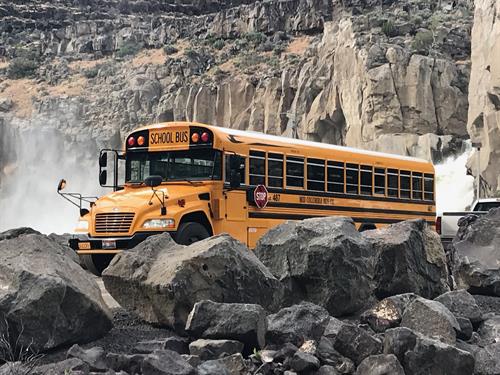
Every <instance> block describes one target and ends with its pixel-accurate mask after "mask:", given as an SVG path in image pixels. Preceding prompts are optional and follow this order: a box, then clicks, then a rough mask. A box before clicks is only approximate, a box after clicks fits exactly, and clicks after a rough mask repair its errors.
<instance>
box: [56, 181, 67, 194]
mask: <svg viewBox="0 0 500 375" xmlns="http://www.w3.org/2000/svg"><path fill="white" fill-rule="evenodd" d="M65 187H66V180H65V179H64V178H63V179H61V181H59V184H58V185H57V191H58V192H59V191H61V190H63V189H64V188H65Z"/></svg>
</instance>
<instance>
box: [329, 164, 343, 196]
mask: <svg viewBox="0 0 500 375" xmlns="http://www.w3.org/2000/svg"><path fill="white" fill-rule="evenodd" d="M328 191H333V192H335V193H343V192H344V163H342V162H339V161H329V162H328Z"/></svg>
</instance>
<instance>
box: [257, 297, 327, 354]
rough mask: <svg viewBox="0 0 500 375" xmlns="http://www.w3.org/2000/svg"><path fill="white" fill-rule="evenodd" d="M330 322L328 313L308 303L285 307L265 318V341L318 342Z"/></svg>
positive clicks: (295, 343) (277, 342) (298, 344)
mask: <svg viewBox="0 0 500 375" xmlns="http://www.w3.org/2000/svg"><path fill="white" fill-rule="evenodd" d="M329 320H330V316H329V315H328V311H326V310H325V309H324V308H322V307H320V306H317V305H314V304H313V303H310V302H302V303H301V304H298V305H293V306H290V307H285V308H284V309H281V310H280V311H278V312H277V313H276V314H272V315H269V316H268V317H267V334H266V340H267V342H269V343H272V344H284V343H287V342H288V343H292V344H294V345H297V346H300V345H302V344H303V342H304V341H305V340H316V341H317V340H319V339H320V338H321V336H322V335H323V332H324V331H325V328H326V326H327V324H328V322H329Z"/></svg>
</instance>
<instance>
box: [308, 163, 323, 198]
mask: <svg viewBox="0 0 500 375" xmlns="http://www.w3.org/2000/svg"><path fill="white" fill-rule="evenodd" d="M307 190H316V191H325V161H324V160H320V159H307Z"/></svg>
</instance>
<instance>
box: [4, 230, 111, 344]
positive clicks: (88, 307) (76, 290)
mask: <svg viewBox="0 0 500 375" xmlns="http://www.w3.org/2000/svg"><path fill="white" fill-rule="evenodd" d="M30 232H31V231H30ZM9 237H10V236H9ZM66 252H67V249H65V248H64V247H62V246H60V245H59V244H57V243H56V242H54V241H52V240H50V239H49V238H48V237H46V236H43V235H39V234H35V233H32V234H22V235H18V236H16V237H10V239H4V240H2V241H0V283H1V284H2V286H3V288H2V291H1V292H0V317H1V318H0V330H3V331H4V332H7V334H6V336H7V339H9V340H10V341H12V345H14V346H15V343H14V342H13V340H16V341H17V345H18V346H23V347H28V346H30V347H31V348H32V349H33V350H34V351H43V350H47V349H51V348H55V347H57V346H59V345H63V344H66V345H67V344H72V343H75V342H88V341H91V340H94V339H97V338H99V337H100V336H102V335H104V334H105V333H106V332H107V331H109V329H111V327H112V323H111V313H110V312H109V310H108V308H107V306H106V305H105V303H104V301H103V300H102V297H101V292H100V290H99V287H98V285H97V283H96V282H95V280H94V279H93V278H92V277H91V276H90V275H89V274H88V273H87V272H85V271H84V270H83V269H82V268H81V267H80V266H79V265H78V264H76V263H75V262H74V261H73V260H72V258H71V257H69V256H67V255H66Z"/></svg>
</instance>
